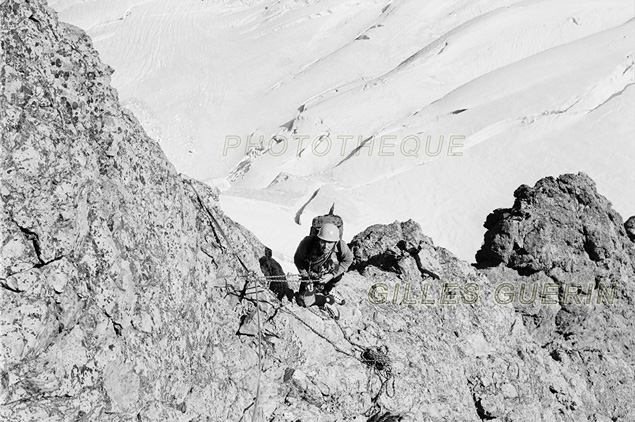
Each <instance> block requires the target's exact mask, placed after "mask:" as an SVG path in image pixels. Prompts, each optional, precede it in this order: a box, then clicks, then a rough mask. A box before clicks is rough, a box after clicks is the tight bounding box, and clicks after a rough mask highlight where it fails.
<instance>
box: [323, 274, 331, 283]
mask: <svg viewBox="0 0 635 422" xmlns="http://www.w3.org/2000/svg"><path fill="white" fill-rule="evenodd" d="M331 280H333V274H326V275H325V276H324V277H322V278H321V279H320V284H326V283H328V282H329V281H331Z"/></svg>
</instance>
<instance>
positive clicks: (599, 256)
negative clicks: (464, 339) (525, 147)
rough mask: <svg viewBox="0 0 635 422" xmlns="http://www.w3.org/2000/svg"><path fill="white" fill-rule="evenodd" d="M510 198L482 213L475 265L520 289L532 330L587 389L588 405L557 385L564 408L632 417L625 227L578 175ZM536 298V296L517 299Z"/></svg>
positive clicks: (632, 278)
mask: <svg viewBox="0 0 635 422" xmlns="http://www.w3.org/2000/svg"><path fill="white" fill-rule="evenodd" d="M514 196H515V197H516V201H515V203H514V206H513V207H512V208H511V209H499V210H496V211H494V212H493V213H492V214H490V215H489V216H488V217H487V221H486V223H485V227H486V228H487V229H488V232H487V233H486V235H485V243H484V245H483V247H482V248H481V250H480V251H479V252H478V254H477V255H476V258H477V261H478V263H479V266H481V267H492V266H494V265H498V264H500V265H499V266H498V267H495V268H491V269H489V270H485V273H486V275H487V277H488V278H489V279H490V280H492V281H494V282H500V283H509V284H510V285H511V286H510V287H509V288H506V291H511V290H514V291H515V292H516V300H514V306H515V307H516V310H517V312H518V314H519V315H521V316H522V318H523V322H524V324H525V326H526V328H527V329H528V331H529V332H530V333H531V334H532V336H533V337H534V338H535V339H536V341H538V342H539V344H541V346H542V347H543V348H544V349H545V350H547V351H548V352H549V353H550V355H551V356H552V357H553V358H554V360H556V361H557V362H558V363H559V365H561V367H562V370H563V371H564V372H565V373H569V374H579V377H580V379H581V384H580V385H586V390H587V395H588V396H587V397H588V400H583V401H582V402H580V400H578V399H574V398H573V397H572V396H570V395H567V394H562V392H561V391H559V390H557V389H556V391H555V392H554V395H555V396H556V397H557V398H558V400H559V401H560V402H562V403H563V404H564V403H570V407H572V408H580V407H581V406H582V407H583V406H586V407H587V410H586V414H587V416H593V417H595V418H596V420H624V421H626V420H635V399H634V397H635V396H634V395H633V394H632V391H633V390H634V389H635V372H634V371H635V308H634V305H635V303H634V299H635V245H634V244H633V242H632V241H631V240H629V238H628V237H627V232H626V230H627V228H628V225H627V226H626V229H625V227H624V224H623V223H622V218H621V217H620V216H619V214H617V213H616V212H615V211H614V210H613V209H612V208H611V205H610V203H609V202H608V201H607V200H606V198H604V197H603V196H602V195H600V194H598V192H597V191H596V189H595V183H594V182H593V181H592V180H591V179H590V178H589V177H588V176H586V175H585V174H583V173H580V174H577V175H573V174H566V175H563V176H560V177H558V178H557V179H555V178H552V177H547V178H544V179H542V180H540V181H538V182H537V183H536V185H535V186H534V187H533V188H530V187H528V186H526V185H523V186H521V187H520V188H518V189H517V190H516V192H515V194H514ZM534 289H536V290H535V291H534ZM532 295H537V297H538V298H539V300H536V301H533V302H531V301H528V302H531V303H522V301H520V300H518V296H521V297H525V298H527V299H529V298H531V297H532ZM540 296H543V297H542V298H540ZM539 301H542V302H555V303H554V304H550V305H548V306H544V305H541V304H540V303H538V302H539ZM581 397H582V396H581ZM574 403H575V404H574ZM590 420H593V419H590Z"/></svg>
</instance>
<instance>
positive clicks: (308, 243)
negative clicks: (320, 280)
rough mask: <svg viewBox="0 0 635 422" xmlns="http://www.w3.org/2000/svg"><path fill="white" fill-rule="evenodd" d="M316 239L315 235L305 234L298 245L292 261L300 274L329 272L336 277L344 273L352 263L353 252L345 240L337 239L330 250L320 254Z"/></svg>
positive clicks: (313, 275) (316, 274) (310, 274)
mask: <svg viewBox="0 0 635 422" xmlns="http://www.w3.org/2000/svg"><path fill="white" fill-rule="evenodd" d="M318 240H319V239H318V238H317V237H315V236H307V237H305V238H304V239H302V241H301V242H300V244H299V245H298V249H297V250H296V251H295V256H294V257H293V261H294V262H295V266H296V267H297V268H298V271H299V272H300V275H301V276H303V277H308V276H312V277H321V276H323V275H324V274H329V273H331V274H333V278H337V277H339V276H341V275H342V274H344V273H345V272H346V270H348V267H350V266H351V264H352V263H353V253H352V252H351V250H350V249H349V248H348V246H347V245H346V242H344V241H343V240H339V241H338V242H337V243H336V244H335V247H334V248H333V250H332V251H331V252H327V253H325V254H320V252H319V247H318ZM336 264H339V265H336Z"/></svg>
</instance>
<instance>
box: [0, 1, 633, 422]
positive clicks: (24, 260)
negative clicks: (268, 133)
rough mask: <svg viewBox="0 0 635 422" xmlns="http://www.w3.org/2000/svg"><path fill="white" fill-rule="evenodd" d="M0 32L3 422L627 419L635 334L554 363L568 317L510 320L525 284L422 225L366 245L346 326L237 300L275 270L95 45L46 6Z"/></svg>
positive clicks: (359, 246) (292, 308)
mask: <svg viewBox="0 0 635 422" xmlns="http://www.w3.org/2000/svg"><path fill="white" fill-rule="evenodd" d="M0 19H2V22H1V24H2V25H1V27H2V40H1V42H2V49H3V52H4V54H3V55H2V60H4V61H3V62H2V63H1V66H2V67H1V70H0V72H1V73H0V78H1V80H2V89H3V91H2V93H1V95H0V102H1V103H0V105H1V111H2V114H1V115H0V124H1V125H2V144H1V148H2V150H1V158H0V160H1V161H0V172H1V174H2V179H1V182H0V197H1V199H2V209H1V216H0V229H1V230H0V233H1V236H2V241H1V243H0V247H1V249H0V266H1V268H0V271H1V273H0V309H1V310H2V311H1V314H0V420H11V421H45V420H46V421H121V420H133V421H144V422H145V421H188V422H189V421H239V420H243V421H244V420H251V417H252V412H253V411H254V409H255V410H256V416H259V418H257V420H267V421H297V420H302V421H334V420H336V421H360V422H361V421H372V422H388V421H390V422H394V421H398V420H402V421H447V420H460V421H478V420H495V421H535V420H545V421H579V420H596V421H601V420H610V418H611V417H617V418H618V419H615V420H619V418H620V417H622V418H624V420H628V419H629V415H628V414H627V413H625V412H624V411H623V410H624V409H625V408H628V406H631V407H632V405H631V404H630V403H632V402H630V401H629V400H630V399H629V398H624V397H623V391H626V389H629V388H630V389H631V390H632V379H633V377H632V368H633V365H632V358H630V359H631V360H630V361H629V360H628V359H629V356H628V354H627V351H626V349H625V348H623V347H622V346H623V345H626V344H627V343H625V341H626V340H624V339H625V338H628V336H627V335H625V334H624V332H623V331H621V330H627V329H631V330H632V326H631V325H628V324H629V322H628V321H627V320H626V319H623V320H621V321H622V322H623V323H624V325H623V326H621V327H620V326H617V325H614V326H611V330H608V331H607V332H606V333H604V332H603V333H600V334H601V335H602V339H603V340H604V341H605V342H606V343H605V344H606V347H605V346H596V348H598V347H599V348H598V350H599V352H597V351H591V352H589V353H591V354H588V353H587V352H586V350H587V349H584V348H582V346H581V344H582V343H568V344H565V343H562V346H563V347H562V348H554V347H550V346H546V345H545V343H544V341H543V340H544V339H545V338H550V339H553V341H552V343H550V344H556V343H555V342H556V341H559V339H563V341H569V340H568V339H566V338H565V337H566V336H564V334H563V333H558V332H557V330H556V328H555V327H556V326H560V325H557V324H561V323H560V321H565V322H566V321H567V320H566V319H565V318H560V319H558V314H559V311H556V309H558V308H557V305H556V307H540V309H539V310H538V311H537V312H534V314H536V315H540V312H543V313H544V314H545V318H543V319H541V318H528V317H527V315H532V314H531V313H529V312H523V309H522V308H519V307H518V306H517V305H515V304H500V303H498V302H500V301H499V300H498V299H499V298H498V297H497V295H496V288H497V286H498V284H497V283H498V281H499V278H501V277H503V278H504V277H505V276H507V275H509V276H510V280H511V279H514V280H516V278H517V277H523V276H520V275H518V273H517V272H516V271H515V270H514V269H511V268H507V267H504V266H501V267H497V268H495V269H489V270H484V271H485V272H486V273H487V274H488V277H490V278H489V279H488V278H487V277H486V276H485V275H484V274H483V273H482V272H479V271H478V270H476V269H475V268H473V267H472V266H470V265H469V264H467V263H465V262H462V261H460V260H458V259H457V258H456V257H454V256H453V255H452V254H451V253H450V252H448V251H446V250H444V249H443V248H438V247H435V246H434V245H433V243H432V241H431V240H430V239H428V238H427V237H425V236H424V235H423V234H422V233H421V229H420V228H419V227H418V225H416V224H415V223H414V222H412V221H408V222H404V223H394V224H392V225H387V226H373V227H371V228H369V229H368V230H366V231H365V232H363V233H362V234H360V235H358V236H357V239H358V241H357V243H356V248H355V254H356V265H358V267H357V268H359V269H360V270H362V271H363V273H364V275H361V274H358V273H357V272H350V273H348V274H346V275H345V277H344V279H343V280H342V283H341V287H338V291H339V293H340V294H341V295H342V296H344V297H345V299H346V300H347V305H346V306H344V307H341V319H340V320H339V321H335V320H333V319H331V318H329V317H327V316H326V315H325V314H323V313H322V312H320V311H318V310H316V309H304V308H299V307H297V306H296V305H294V304H291V303H289V302H288V301H287V300H286V299H284V301H283V302H280V301H278V300H277V299H276V298H275V295H274V294H272V293H271V292H269V291H266V290H262V291H260V292H259V293H258V297H259V299H260V301H259V302H256V292H255V289H254V288H253V287H252V288H250V289H248V290H247V291H246V293H245V299H244V300H242V301H241V300H239V296H240V291H241V289H242V287H243V281H244V279H243V278H241V277H239V276H238V275H239V274H241V273H243V272H244V271H243V268H242V265H241V264H240V263H239V262H238V259H236V258H235V257H234V256H233V252H232V251H236V253H237V254H238V256H240V258H241V260H242V261H243V262H244V264H245V265H246V266H247V267H248V269H249V270H250V271H253V272H255V273H258V274H262V271H264V272H267V273H278V272H279V266H278V265H277V264H276V263H275V262H273V260H272V258H271V254H270V252H268V251H267V250H266V249H265V247H264V246H263V245H262V244H261V243H260V242H259V241H258V240H257V239H256V238H255V237H254V236H253V235H252V234H250V233H249V232H248V231H246V230H244V229H243V228H242V227H240V226H239V225H238V224H236V223H234V222H232V221H231V220H229V219H228V218H226V217H225V216H224V215H223V214H222V212H221V211H220V209H219V208H218V206H217V197H216V193H215V192H214V191H213V190H212V189H210V188H208V187H206V186H204V185H203V184H200V183H198V182H196V181H194V180H190V179H188V178H186V177H184V176H181V175H179V174H177V172H176V171H175V170H174V168H173V166H172V165H171V164H170V163H169V162H168V161H167V160H166V159H165V157H164V155H163V153H162V152H161V150H160V148H159V146H158V145H157V143H156V142H154V141H152V140H151V139H149V138H148V137H147V136H146V134H145V133H144V132H143V130H142V129H141V127H140V125H139V124H138V122H137V121H136V119H135V118H134V116H132V115H131V114H130V113H129V112H127V111H126V110H125V109H123V108H122V107H121V106H120V105H119V103H118V101H117V97H116V92H115V91H114V90H113V89H112V88H110V86H109V78H108V76H109V74H110V73H111V72H112V71H111V69H109V68H108V67H107V66H105V65H103V64H102V63H101V62H100V61H99V60H98V57H97V53H96V52H95V51H94V50H93V48H92V47H91V44H90V40H89V38H88V37H87V36H86V35H85V34H84V33H83V32H82V31H80V30H78V29H76V28H74V27H71V26H68V25H64V24H59V23H58V22H57V20H56V18H55V16H54V14H53V13H52V12H51V10H50V9H48V8H46V7H45V6H44V4H43V2H42V1H41V0H30V1H26V0H5V1H2V2H0ZM600 208H601V207H600ZM598 212H599V211H598ZM214 221H216V223H215V222H214ZM600 226H601V227H603V226H602V225H600ZM601 227H600V228H601ZM548 230H555V228H551V229H548ZM616 230H617V229H616ZM596 232H597V231H596ZM597 233H598V234H597V235H593V236H595V237H593V236H592V239H597V241H594V242H595V243H594V246H593V248H592V249H590V250H594V251H596V252H597V253H596V254H597V257H599V258H601V260H600V261H593V263H594V265H595V266H596V267H598V266H600V265H604V264H605V263H606V262H607V261H606V260H607V259H612V255H610V254H615V253H617V252H616V251H618V252H619V251H622V252H623V253H622V252H620V253H622V255H620V256H622V258H620V259H619V260H616V261H615V262H614V266H611V265H609V266H608V267H607V268H606V271H607V272H605V273H604V274H605V275H606V276H607V277H617V279H618V280H620V281H623V282H624V283H626V281H625V280H624V277H626V278H628V277H630V274H632V272H629V271H632V266H631V267H628V265H630V264H629V263H628V262H629V261H628V260H627V257H628V256H632V255H628V253H627V252H624V251H625V249H624V248H625V246H624V245H623V244H621V243H619V242H618V243H615V242H613V243H611V245H609V244H604V243H602V242H604V241H605V237H604V235H603V234H602V233H603V232H602V230H600V231H599V232H597ZM611 235H612V234H610V233H609V234H608V236H609V239H618V240H619V239H621V238H620V237H616V238H612V237H610V236H611ZM225 236H226V237H225ZM547 240H548V239H547ZM499 243H504V242H499ZM561 246H562V247H564V246H565V245H559V246H558V247H561ZM503 249H504V248H502V249H501V250H503ZM504 250H506V249H504ZM512 250H513V247H512ZM607 254H609V255H607ZM554 256H560V252H558V251H554ZM508 258H510V259H512V260H513V259H516V258H513V256H512V255H511V254H510V255H508ZM550 259H552V261H550V262H560V261H557V260H553V258H550ZM580 259H582V258H580ZM589 259H590V258H589ZM501 262H503V261H501ZM522 262H525V261H522ZM527 262H529V263H530V264H528V265H533V266H531V267H530V268H532V269H531V272H533V273H532V275H531V277H534V278H536V280H538V277H552V276H553V275H551V274H549V275H545V274H546V273H545V271H543V270H542V269H541V267H540V266H536V265H535V264H533V262H538V263H542V262H546V258H544V257H540V256H538V257H536V259H534V261H527ZM580 262H582V261H580ZM584 262H586V261H584ZM618 263H619V265H618ZM590 265H591V264H589V266H590ZM593 268H594V269H593V271H595V267H593ZM618 268H622V271H623V272H622V273H620V272H616V273H615V275H613V276H611V274H609V273H610V272H611V271H617V269H618ZM589 271H591V270H589ZM541 274H542V275H541ZM594 274H595V273H594ZM289 283H290V285H291V286H292V287H295V288H297V285H294V284H293V282H291V281H290V282H289ZM373 286H374V287H373ZM621 292H622V293H621V294H622V296H621V297H620V298H619V300H623V301H625V303H626V302H628V301H630V300H631V298H632V296H629V295H630V293H629V291H628V290H621ZM424 293H425V294H424ZM616 300H617V299H616ZM442 303H445V304H442ZM628 303H630V302H628ZM256 305H258V306H256ZM594 309H595V308H594ZM598 309H599V307H598ZM620 309H624V307H622V308H620ZM257 310H260V312H257ZM554 313H555V316H553V315H552V314H554ZM598 315H599V317H602V318H604V317H606V318H608V319H607V321H609V322H611V323H612V321H617V320H613V319H611V318H612V316H611V314H610V312H609V313H606V312H604V313H600V314H598ZM599 317H598V318H599ZM548 318H552V319H548ZM624 318H626V314H625V316H624ZM258 321H260V327H261V329H260V331H261V333H262V343H261V345H260V346H261V354H260V356H261V359H260V361H261V362H260V363H261V365H259V343H258V331H259V330H258ZM541 321H545V323H544V324H542V323H541ZM549 321H551V322H549ZM599 321H601V320H598V321H597V322H594V323H593V324H595V325H593V327H595V328H594V330H589V333H590V334H584V333H583V334H584V335H585V336H587V337H584V339H587V338H589V337H588V336H590V335H591V334H593V333H595V332H596V331H595V330H596V329H597V324H599V323H600V322H599ZM630 321H632V319H631V320H630ZM565 322H563V323H565ZM532 324H533V325H532ZM563 326H564V325H563ZM537 327H538V328H537ZM561 334H562V335H561ZM576 335H577V334H576ZM591 338H592V337H591ZM585 341H586V340H585ZM585 344H586V343H585ZM564 346H567V347H570V348H569V349H565V348H564ZM576 347H577V349H576ZM584 347H588V348H590V347H591V346H584ZM589 350H590V349H589ZM593 350H595V349H593ZM615 350H617V351H615ZM631 350H632V349H631ZM618 352H619V353H618ZM593 353H595V354H593ZM598 353H602V356H604V357H605V360H604V361H601V360H600V358H599V354H598ZM589 356H591V359H592V363H593V365H591V363H589V364H584V363H579V361H580V360H584V359H587V357H589ZM584 365H586V366H584ZM594 365H595V366H594ZM620 365H621V366H620ZM616 368H621V369H622V375H621V378H619V377H618V378H616V377H614V374H615V372H614V370H615V369H616ZM259 373H260V376H259V375H258V374H259ZM628 377H630V378H628ZM258 382H259V383H260V396H259V400H258V401H257V403H255V401H254V398H255V396H256V391H257V385H258ZM600 382H604V383H605V387H604V388H605V390H601V389H600V387H601V385H600ZM609 384H611V385H609ZM613 384H614V385H613ZM616 385H618V386H617V387H616ZM609 393H612V394H615V395H616V396H615V398H610V397H608V394H609ZM618 400H624V403H625V405H620V404H619V403H617V401H618ZM616 403H617V404H616ZM255 404H256V405H255ZM620 412H621V413H620ZM607 417H608V418H609V419H606V418H607Z"/></svg>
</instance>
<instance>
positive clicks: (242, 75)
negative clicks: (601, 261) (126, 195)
mask: <svg viewBox="0 0 635 422" xmlns="http://www.w3.org/2000/svg"><path fill="white" fill-rule="evenodd" d="M51 5H52V6H53V7H54V8H55V9H56V10H58V12H59V13H60V17H61V19H62V20H66V21H69V22H71V23H74V24H76V25H78V26H80V27H82V28H84V29H86V30H87V31H88V33H89V34H90V35H91V37H92V38H93V40H94V42H95V46H96V47H97V49H98V50H99V51H100V54H101V56H102V59H103V60H104V61H105V62H107V63H109V64H110V65H111V66H112V67H113V68H114V69H115V70H116V72H115V74H114V75H113V84H114V85H115V87H117V89H118V90H119V93H120V96H121V98H122V99H123V100H124V103H125V104H126V105H127V106H128V107H130V108H131V109H132V110H133V111H134V112H135V114H136V115H137V116H138V117H139V118H140V120H141V121H142V123H143V125H144V127H145V128H146V130H147V131H148V132H149V133H150V135H152V136H154V137H155V138H157V139H159V141H160V143H161V145H162V147H163V149H164V150H165V151H166V154H167V155H168V157H169V158H170V159H171V160H172V162H174V163H175V165H176V166H177V168H178V169H179V170H180V171H182V172H185V173H188V174H189V175H191V176H193V177H197V178H200V179H204V180H207V181H208V182H209V183H211V184H216V185H218V186H222V187H223V189H225V191H224V192H223V194H222V196H221V205H222V207H223V208H224V210H225V211H226V212H227V213H228V214H229V215H230V216H231V217H232V218H234V219H236V220H237V221H238V222H240V223H242V224H243V225H245V226H246V227H248V228H249V229H250V230H252V231H253V232H254V233H255V234H256V235H257V236H258V237H259V238H260V239H261V240H262V241H263V242H264V243H266V244H268V245H270V246H271V247H272V248H273V249H274V251H276V256H277V257H278V258H279V259H281V260H282V261H284V262H283V265H285V267H286V268H287V269H288V270H292V264H291V256H292V254H293V252H294V249H295V246H296V245H297V242H298V241H299V240H300V238H301V237H302V236H303V235H304V234H305V233H307V232H308V227H307V224H310V220H311V218H312V217H313V216H314V215H316V214H320V213H324V212H326V211H327V210H328V208H329V207H330V205H331V203H333V202H336V210H337V211H338V212H339V213H340V214H341V215H342V216H343V217H344V218H345V221H346V229H345V237H346V238H350V236H352V235H353V234H354V233H357V232H359V231H361V230H362V229H364V228H365V227H367V226H368V225H369V224H373V223H377V222H382V223H385V222H391V221H394V220H396V219H399V220H403V219H408V218H413V219H415V220H417V221H418V222H419V223H420V224H421V225H422V227H423V230H424V232H425V233H426V234H427V235H429V236H431V237H432V238H433V239H434V240H435V242H436V243H437V244H440V245H442V246H445V247H447V248H449V249H451V250H452V251H453V252H455V253H456V254H458V255H459V256H460V257H462V258H464V259H467V260H470V261H471V260H472V259H473V255H474V253H475V251H476V250H477V249H478V247H479V246H480V244H481V241H482V235H483V232H484V229H483V228H482V223H483V222H484V219H485V217H486V216H487V214H488V213H489V212H490V211H491V210H493V209H494V208H497V207H507V206H510V205H511V202H512V200H513V198H512V193H513V191H514V189H515V188H516V187H518V186H519V185H520V184H523V183H525V184H533V183H534V182H535V181H536V180H537V179H539V178H541V177H544V176H546V175H553V176H556V175H558V174H561V173H564V172H578V171H584V172H586V173H588V174H589V175H590V176H591V177H592V178H593V179H594V180H595V181H596V182H597V184H598V189H599V191H600V192H601V193H602V194H604V195H605V196H607V197H608V198H609V200H611V201H612V202H613V205H614V207H615V208H616V209H617V210H618V211H619V212H620V213H621V214H622V215H623V216H624V217H627V216H629V215H632V214H635V196H634V195H633V191H634V188H635V169H634V167H633V163H634V162H635V142H634V141H635V139H634V135H635V105H634V102H635V88H633V82H634V72H635V71H634V66H633V63H634V59H633V57H634V56H633V53H634V50H635V42H634V38H635V21H634V20H633V17H634V16H635V11H634V5H633V2H632V1H624V0H619V1H618V0H610V1H598V0H582V1H572V0H561V1H558V2H554V1H547V0H531V1H510V0H506V1H502V0H477V1H465V0H463V1H460V0H443V1H441V0H435V1H427V2H421V1H417V0H401V1H389V0H376V1H375V0H356V1H347V2H342V1H335V0H331V1H329V0H322V1H317V0H316V1H311V0H305V1H302V2H300V1H292V0H280V1H270V0H263V1H255V0H254V1H242V2H238V1H225V2H219V1H192V0H179V1H177V0H126V1H122V0H118V1H111V2H97V1H95V0H93V1H79V0H59V1H52V2H51ZM230 135H233V137H232V138H231V139H229V141H228V140H227V139H226V137H227V136H230ZM272 136H275V139H276V140H277V142H276V141H273V140H272ZM300 139H302V144H300ZM344 139H346V143H344ZM228 142H233V144H230V143H228ZM260 144H261V145H260ZM232 145H235V147H231V146H232ZM360 145H363V147H362V148H361V149H359V150H358V148H359V147H360ZM417 145H418V146H419V149H418V150H416V151H415V147H416V146H417ZM249 148H251V152H250V153H249ZM285 148H286V149H285ZM246 152H248V154H246ZM297 223H301V224H302V225H298V224H297Z"/></svg>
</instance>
